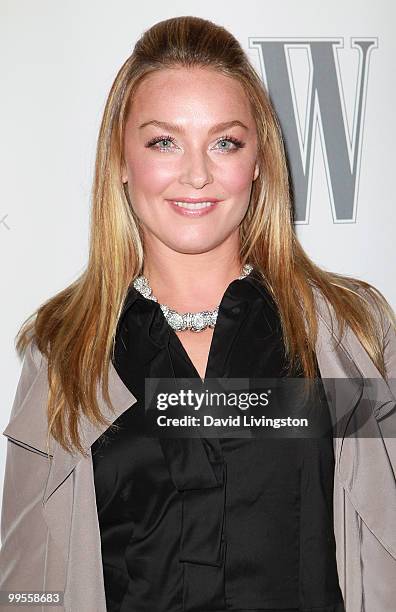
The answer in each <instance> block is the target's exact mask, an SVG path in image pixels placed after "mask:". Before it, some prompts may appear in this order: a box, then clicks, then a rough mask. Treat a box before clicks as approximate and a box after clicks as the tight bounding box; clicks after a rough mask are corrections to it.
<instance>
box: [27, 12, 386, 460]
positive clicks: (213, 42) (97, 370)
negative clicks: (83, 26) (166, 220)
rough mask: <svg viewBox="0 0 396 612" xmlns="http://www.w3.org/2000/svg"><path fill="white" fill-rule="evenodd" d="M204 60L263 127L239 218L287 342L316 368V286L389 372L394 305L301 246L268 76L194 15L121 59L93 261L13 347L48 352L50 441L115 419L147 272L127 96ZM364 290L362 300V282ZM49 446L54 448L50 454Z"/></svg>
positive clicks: (104, 144)
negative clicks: (116, 382)
mask: <svg viewBox="0 0 396 612" xmlns="http://www.w3.org/2000/svg"><path fill="white" fill-rule="evenodd" d="M175 66H181V67H195V66H198V67H206V68H210V69H212V70H216V71H218V72H219V73H221V74H223V75H227V76H230V77H233V78H235V79H237V80H238V81H239V82H240V83H241V84H242V85H243V88H244V90H245V92H246V95H247V96H248V99H249V100H250V103H251V108H252V112H253V115H254V119H255V122H256V127H257V135H258V162H259V166H260V173H259V176H258V178H257V179H256V181H254V183H253V187H252V192H251V201H250V203H249V208H248V211H247V214H246V216H245V218H244V220H243V221H242V223H241V225H240V260H241V263H242V264H244V263H246V262H250V263H252V264H253V265H254V266H255V267H256V268H257V269H258V270H259V271H260V272H261V275H262V281H263V283H265V284H266V286H267V287H268V289H269V290H270V291H271V293H272V295H273V297H274V299H275V301H276V304H277V306H278V308H279V314H280V318H281V325H282V331H283V335H284V340H285V350H286V353H287V356H288V359H289V363H290V368H291V369H293V368H294V366H295V364H296V363H297V362H298V363H299V364H300V367H301V368H302V370H303V373H304V375H305V376H306V377H308V378H309V377H312V376H314V375H315V353H314V351H315V342H316V337H317V318H316V308H315V301H314V296H313V292H312V286H315V287H316V288H318V289H319V290H320V291H321V292H322V294H323V296H324V297H325V298H326V299H327V300H328V303H330V304H331V306H332V308H333V310H334V313H335V315H336V318H337V321H338V324H339V325H340V333H341V335H342V333H343V331H344V325H345V323H348V324H349V325H350V326H351V328H352V330H353V331H354V332H355V333H356V334H357V336H358V338H359V340H360V341H361V343H362V345H363V346H364V348H365V349H366V351H367V353H368V354H369V356H370V357H371V359H372V361H373V362H374V364H375V365H376V367H377V368H378V370H379V372H380V373H381V374H382V375H383V376H385V374H386V373H385V365H384V358H383V350H382V348H383V347H382V340H381V332H380V329H379V326H378V324H377V317H376V316H374V314H373V309H372V304H370V302H372V300H374V304H375V305H376V307H377V308H378V309H379V312H382V313H386V314H387V315H388V316H390V317H391V320H392V322H393V325H395V327H396V319H395V316H394V313H393V311H392V309H391V307H390V305H389V304H388V303H387V301H386V299H385V298H384V296H383V295H382V293H380V292H379V291H378V290H377V289H375V287H373V286H372V285H370V284H369V283H366V282H364V281H362V280H358V279H356V278H353V277H346V276H342V275H339V274H335V273H332V272H328V271H325V270H322V269H321V268H319V267H318V266H317V265H315V263H313V261H311V259H310V258H309V257H308V255H307V254H306V253H305V252H304V250H303V248H302V246H301V245H300V244H299V242H298V240H297V238H296V234H295V231H294V226H293V217H292V204H291V198H290V193H289V189H290V188H289V177H288V171H287V165H286V158H285V151H284V145H283V140H282V135H281V130H280V126H279V123H278V119H277V116H276V114H275V112H274V110H273V107H272V106H271V103H270V100H269V97H268V94H267V92H266V91H265V88H264V86H263V83H262V81H261V79H260V77H259V75H258V74H257V72H256V71H255V70H254V68H253V67H252V65H251V64H250V62H249V60H248V58H247V56H246V54H245V53H244V51H243V50H242V48H241V46H240V44H239V43H238V41H237V40H236V39H235V38H234V36H233V35H232V34H231V33H230V32H228V31H227V30H226V29H224V28H223V27H220V26H218V25H216V24H214V23H212V22H210V21H208V20H205V19H200V18H197V17H190V16H184V17H177V18H173V19H167V20H165V21H162V22H160V23H157V24H155V25H154V26H153V27H151V28H150V29H149V30H147V31H146V32H144V33H143V35H142V37H141V38H140V39H139V40H138V42H137V44H136V45H135V48H134V50H133V53H132V54H131V55H130V57H128V59H127V60H126V61H125V63H124V64H123V66H122V67H121V68H120V70H119V72H118V74H117V76H116V78H115V80H114V83H113V85H112V87H111V90H110V93H109V96H108V99H107V103H106V106H105V110H104V115H103V119H102V122H101V126H100V132H99V137H98V144H97V154H96V162H95V175H94V183H93V191H92V208H91V220H90V249H89V260H88V263H87V266H86V269H85V271H84V272H83V273H82V274H81V276H80V277H79V278H77V280H76V281H74V282H73V283H72V284H71V285H70V286H68V287H66V288H65V289H64V290H62V291H60V292H59V293H58V294H56V295H55V296H54V297H52V298H50V299H49V300H47V301H46V302H45V303H43V304H42V305H41V306H40V307H39V308H38V309H37V311H36V312H35V313H33V314H32V315H31V317H29V318H28V319H27V320H26V321H25V322H24V323H23V325H22V327H21V329H20V330H19V332H18V335H17V340H16V347H17V350H18V352H23V351H24V350H25V349H26V346H27V344H28V343H29V341H30V340H31V339H32V337H33V338H34V339H35V341H36V343H37V347H38V349H39V350H40V351H41V353H42V354H43V355H45V356H46V358H47V360H48V380H49V388H50V391H49V397H48V409H47V411H48V440H47V442H48V445H49V440H50V436H51V435H52V436H53V437H54V438H55V439H56V440H57V441H58V442H59V443H60V444H61V445H62V446H63V447H64V448H65V449H66V450H68V451H71V452H73V449H77V450H78V451H79V452H81V453H84V448H83V446H82V445H81V439H80V436H79V429H78V422H79V414H80V413H84V414H85V416H86V417H88V419H89V420H90V421H92V423H94V424H96V425H98V424H101V425H105V426H110V425H111V422H109V421H108V420H107V419H105V418H104V416H103V415H102V414H101V412H100V409H99V406H98V404H97V398H96V387H97V384H98V382H100V383H101V384H102V385H103V387H102V390H103V393H104V397H105V399H106V401H107V402H108V403H109V405H110V406H111V404H110V397H109V395H108V392H107V391H108V368H109V362H110V359H111V356H112V351H113V349H114V337H115V331H116V327H117V322H118V319H119V316H120V313H121V309H122V305H123V302H124V299H125V297H126V294H127V291H128V287H129V286H130V284H131V282H132V281H133V279H134V278H135V277H136V276H138V275H139V274H140V273H141V271H142V269H143V247H142V235H141V229H140V228H139V223H138V219H137V217H136V215H135V214H134V211H133V209H132V207H131V206H130V203H129V200H128V197H127V194H126V192H125V191H124V185H123V183H122V180H121V168H122V161H123V136H124V126H125V123H126V118H127V116H128V111H129V105H130V102H131V100H132V99H133V96H134V93H135V91H136V89H137V87H138V86H139V84H140V83H141V82H142V80H143V79H144V78H145V77H146V76H147V75H149V74H150V73H153V72H154V71H157V70H162V69H164V68H168V67H175ZM359 287H362V288H364V289H365V290H366V292H367V295H368V296H370V297H371V300H369V301H368V302H366V301H365V300H364V299H362V297H361V296H360V295H359V294H358V292H357V289H358V288H359ZM48 452H49V451H48Z"/></svg>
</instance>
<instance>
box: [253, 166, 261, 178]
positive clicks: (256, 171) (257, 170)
mask: <svg viewBox="0 0 396 612" xmlns="http://www.w3.org/2000/svg"><path fill="white" fill-rule="evenodd" d="M259 174H260V168H259V165H258V163H257V162H256V165H255V167H254V175H253V181H255V180H256V178H257V177H258V175H259Z"/></svg>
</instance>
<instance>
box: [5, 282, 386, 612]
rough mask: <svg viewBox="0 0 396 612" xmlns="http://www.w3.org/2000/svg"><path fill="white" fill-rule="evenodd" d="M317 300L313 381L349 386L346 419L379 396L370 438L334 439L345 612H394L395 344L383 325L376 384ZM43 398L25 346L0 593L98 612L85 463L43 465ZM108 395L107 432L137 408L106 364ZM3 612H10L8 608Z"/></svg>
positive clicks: (38, 372) (94, 432) (68, 611)
mask: <svg viewBox="0 0 396 612" xmlns="http://www.w3.org/2000/svg"><path fill="white" fill-rule="evenodd" d="M315 299H316V303H317V311H318V314H319V334H318V341H317V346H316V351H317V359H318V364H319V368H320V372H321V376H322V378H323V379H326V378H329V379H331V378H333V379H334V378H337V379H338V378H349V379H351V385H350V398H349V400H348V401H350V408H351V409H353V410H355V411H356V410H359V406H360V405H361V404H362V402H361V398H362V397H363V390H364V386H365V379H374V378H375V379H381V380H380V382H381V387H380V389H381V391H380V392H378V394H377V396H374V398H373V401H372V403H371V408H370V414H369V417H368V419H367V421H366V424H365V427H366V428H367V431H368V436H371V437H366V438H361V437H354V438H352V437H346V436H340V437H336V438H335V439H334V448H335V457H336V469H335V478H334V529H335V536H336V545H337V565H338V572H339V578H340V586H341V590H342V592H343V595H344V600H345V604H346V612H395V610H396V477H395V473H396V431H395V429H396V428H395V423H394V422H395V420H396V412H395V407H396V386H395V379H396V335H395V333H394V331H393V329H391V328H390V325H389V321H384V322H383V330H384V348H385V357H386V365H387V373H388V378H389V379H390V380H389V381H388V382H387V383H385V381H384V379H382V377H381V375H380V374H379V372H378V370H377V369H376V368H375V366H374V364H373V362H372V361H371V360H370V359H369V357H368V355H367V353H366V352H365V350H364V349H363V348H362V346H361V344H360V343H359V342H358V340H357V338H356V336H355V335H354V334H353V332H352V330H351V329H350V328H348V329H347V334H346V337H345V339H344V340H343V343H342V345H339V346H338V347H337V346H336V344H335V342H334V335H332V333H331V322H330V318H329V312H328V309H327V305H326V304H325V302H324V299H323V297H322V296H321V295H320V294H319V292H318V291H317V290H315ZM334 325H335V323H334ZM334 330H335V334H336V333H337V330H336V328H334ZM324 382H326V381H324ZM382 383H384V384H382ZM47 391H48V383H47V364H46V358H45V357H44V356H43V355H42V354H41V353H40V352H39V351H38V349H37V347H36V346H35V345H34V344H33V345H32V346H30V347H29V349H28V350H27V352H26V354H25V357H24V362H23V367H22V373H21V376H20V380H19V384H18V387H17V391H16V396H15V400H14V403H13V406H12V411H11V418H10V421H9V423H8V425H7V427H6V428H5V430H4V432H3V434H4V435H5V436H7V438H8V441H7V458H6V469H5V480H4V491H3V504H2V515H1V538H2V548H1V551H0V568H1V569H0V590H1V589H2V590H8V591H11V590H18V591H22V590H23V591H29V590H35V591H36V590H46V591H55V590H61V591H64V606H56V607H55V606H40V605H39V606H37V605H36V606H32V605H27V606H24V607H23V608H22V609H24V610H29V611H31V612H33V611H35V612H37V611H38V610H41V611H42V612H57V611H58V612H59V610H63V611H64V612H82V611H84V612H106V603H105V592H104V583H103V572H102V560H101V545H100V531H99V525H98V516H97V508H96V498H95V488H94V480H93V469H92V456H91V454H90V453H89V456H88V457H87V458H84V457H83V456H82V455H76V456H72V455H70V454H69V453H66V452H65V451H64V450H63V448H62V447H61V446H60V445H58V444H57V443H55V442H54V441H53V442H54V452H53V456H52V457H51V458H50V459H48V458H47V456H46V453H45V444H46V412H45V404H46V397H47ZM109 391H110V397H111V399H112V402H113V405H114V406H115V407H116V414H115V415H112V414H111V413H110V410H109V408H108V406H107V405H106V403H105V402H104V400H103V397H102V395H101V392H100V391H99V390H98V399H99V403H100V406H101V409H102V411H103V413H104V414H105V415H106V416H107V417H108V418H111V420H112V421H114V420H115V419H116V418H117V417H118V416H119V415H121V414H122V413H123V412H124V411H125V410H126V409H127V408H129V407H130V406H131V405H133V404H134V403H135V402H136V401H137V400H136V398H135V397H134V396H133V395H132V394H131V393H130V391H129V390H128V389H127V388H126V386H125V385H124V384H123V382H122V381H121V379H120V378H119V376H118V374H117V372H116V370H115V368H114V366H113V365H112V364H110V370H109ZM332 401H333V400H332ZM334 401H335V402H336V401H337V400H336V399H334ZM344 401H345V398H344ZM362 405H363V404H362ZM385 426H386V427H385ZM392 430H393V434H392ZM81 431H82V434H83V440H84V447H85V448H86V449H90V446H91V445H92V443H93V442H94V441H95V440H96V439H97V438H98V437H99V436H100V435H101V433H102V431H103V430H101V429H95V428H94V427H93V426H92V425H91V424H90V423H88V422H87V421H83V422H82V425H81ZM383 431H386V432H387V433H386V436H389V437H384V436H383ZM389 432H391V434H389ZM1 609H4V610H9V612H11V610H15V607H14V606H7V605H6V606H4V607H2V608H1ZM153 612H160V611H153Z"/></svg>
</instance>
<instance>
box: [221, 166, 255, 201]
mask: <svg viewBox="0 0 396 612" xmlns="http://www.w3.org/2000/svg"><path fill="white" fill-rule="evenodd" d="M253 170H254V164H247V163H246V164H241V163H240V162H238V163H235V164H229V165H228V166H223V168H222V172H221V175H220V177H219V178H220V182H221V184H222V186H223V188H224V190H225V191H226V193H227V194H228V196H229V197H232V196H236V197H237V196H238V195H241V196H242V195H245V194H246V192H247V191H250V189H251V186H252V175H253Z"/></svg>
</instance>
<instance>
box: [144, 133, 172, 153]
mask: <svg viewBox="0 0 396 612" xmlns="http://www.w3.org/2000/svg"><path fill="white" fill-rule="evenodd" d="M174 142H175V139H174V138H173V137H172V136H156V137H155V138H152V139H151V140H149V141H148V142H147V143H146V147H151V148H153V149H159V150H160V151H170V150H171V149H172V147H170V146H169V144H171V143H174ZM157 143H158V144H159V143H161V145H162V146H160V147H156V146H155V145H156V144H157Z"/></svg>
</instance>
